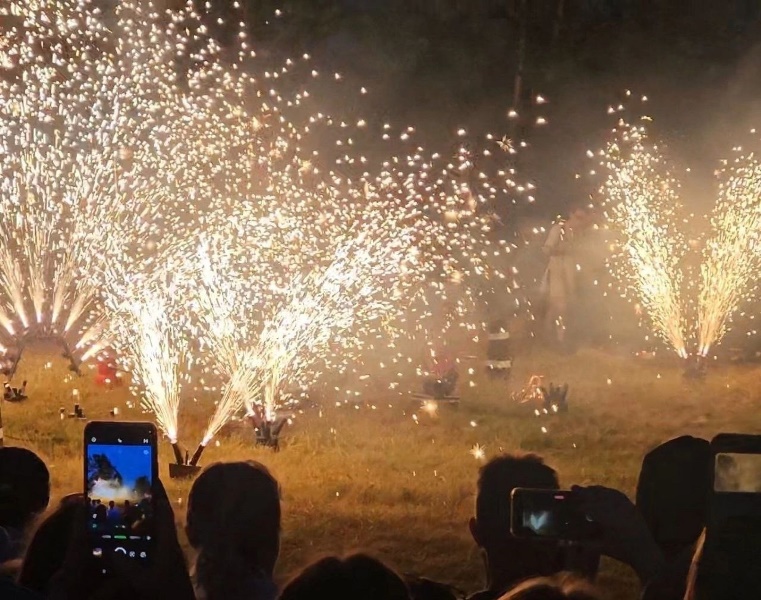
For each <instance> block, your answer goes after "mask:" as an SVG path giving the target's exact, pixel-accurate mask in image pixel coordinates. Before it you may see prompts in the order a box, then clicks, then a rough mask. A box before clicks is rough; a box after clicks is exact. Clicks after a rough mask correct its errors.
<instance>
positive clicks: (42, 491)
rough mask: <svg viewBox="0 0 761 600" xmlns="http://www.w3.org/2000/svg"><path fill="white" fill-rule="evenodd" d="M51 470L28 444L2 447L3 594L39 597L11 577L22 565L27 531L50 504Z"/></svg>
mask: <svg viewBox="0 0 761 600" xmlns="http://www.w3.org/2000/svg"><path fill="white" fill-rule="evenodd" d="M49 499H50V474H49V473H48V469H47V467H46V466H45V463H44V462H42V460H41V459H40V457H39V456H37V455H36V454H35V453H34V452H32V451H30V450H27V449H25V448H14V447H4V448H0V563H1V564H2V573H0V598H3V600H5V599H6V598H7V599H8V600H16V599H32V598H38V597H39V596H37V594H35V593H34V592H31V591H28V590H24V589H23V588H21V587H20V586H18V585H17V584H16V583H15V582H14V581H13V580H12V579H11V577H12V576H13V575H14V574H15V572H16V570H17V569H18V566H19V559H20V558H21V554H22V552H23V540H24V535H25V533H26V531H27V530H28V528H29V527H30V525H31V524H32V522H33V521H34V519H35V518H36V517H37V515H39V514H40V513H42V512H43V511H44V510H45V508H47V505H48V501H49Z"/></svg>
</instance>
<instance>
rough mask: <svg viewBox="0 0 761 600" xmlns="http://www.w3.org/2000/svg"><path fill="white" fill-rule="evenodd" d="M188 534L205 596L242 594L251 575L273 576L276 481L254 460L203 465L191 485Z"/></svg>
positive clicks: (276, 545) (277, 504)
mask: <svg viewBox="0 0 761 600" xmlns="http://www.w3.org/2000/svg"><path fill="white" fill-rule="evenodd" d="M187 534H188V541H189V542H190V544H191V545H192V546H193V548H195V549H196V551H197V552H198V557H197V559H196V579H197V584H198V585H199V586H200V587H201V588H202V589H203V591H204V593H205V595H206V597H207V598H208V599H209V600H216V599H222V598H225V599H227V598H230V600H233V599H235V598H238V597H246V594H247V590H248V586H250V585H251V582H252V580H257V579H262V580H269V579H271V578H272V572H273V570H274V568H275V563H276V561H277V556H278V553H279V551H280V488H279V486H278V483H277V481H276V480H275V478H274V477H273V476H272V475H271V474H270V472H269V471H268V470H267V468H266V467H265V466H264V465H262V464H259V463H257V462H253V461H248V462H233V463H217V464H214V465H211V466H209V467H207V468H206V469H205V470H204V471H203V472H202V473H201V475H200V476H199V477H198V479H196V480H195V482H194V483H193V487H192V488H191V490H190V495H189V497H188V513H187ZM249 595H250V593H249Z"/></svg>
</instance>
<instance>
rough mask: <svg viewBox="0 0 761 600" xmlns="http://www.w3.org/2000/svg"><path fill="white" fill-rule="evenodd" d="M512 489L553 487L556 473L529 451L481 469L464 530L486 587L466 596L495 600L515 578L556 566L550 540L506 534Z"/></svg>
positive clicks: (556, 555) (557, 555)
mask: <svg viewBox="0 0 761 600" xmlns="http://www.w3.org/2000/svg"><path fill="white" fill-rule="evenodd" d="M518 487H527V488H536V489H557V488H558V478H557V474H556V473H555V471H554V470H553V469H552V468H551V467H549V466H547V465H546V464H544V462H543V461H542V459H541V458H540V457H538V456H536V455H533V454H530V455H527V456H520V457H518V456H508V455H505V456H500V457H497V458H494V459H492V460H490V461H489V462H488V463H486V465H484V466H483V467H482V469H481V473H480V476H479V478H478V492H477V496H476V516H475V517H473V518H472V519H471V520H470V532H471V535H472V536H473V539H474V540H475V542H476V544H478V546H479V548H481V550H482V551H483V554H484V561H485V566H486V577H487V586H488V587H487V589H486V590H484V591H482V592H479V593H477V594H475V595H473V596H471V598H470V600H495V599H496V598H499V597H500V596H501V595H502V594H504V593H505V591H507V590H508V589H510V588H511V587H512V586H513V585H515V584H516V583H518V582H519V581H523V580H524V579H527V578H529V577H537V576H543V575H551V574H553V573H555V572H556V571H557V570H559V569H558V566H559V560H560V553H559V547H558V544H557V543H556V542H551V541H545V540H533V539H518V538H515V537H513V536H512V535H511V534H510V494H511V493H512V491H513V490H514V489H515V488H518Z"/></svg>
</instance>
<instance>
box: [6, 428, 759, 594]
mask: <svg viewBox="0 0 761 600" xmlns="http://www.w3.org/2000/svg"><path fill="white" fill-rule="evenodd" d="M720 456H721V455H720ZM711 460H712V455H711V451H710V445H709V442H708V441H706V440H702V439H698V438H693V437H688V436H684V437H680V438H677V439H674V440H670V441H668V442H666V443H664V444H662V445H660V446H658V447H657V448H655V449H653V450H652V451H650V452H648V453H647V454H646V455H645V457H644V460H643V463H642V469H641V472H640V476H639V480H638V484H637V492H636V504H635V503H634V502H632V501H631V500H630V499H629V498H628V497H627V496H626V495H625V494H623V493H622V492H620V491H617V490H615V489H611V488H607V487H602V486H591V487H583V488H582V487H573V488H571V490H572V491H571V493H572V494H574V498H575V499H576V501H577V502H578V504H579V506H580V507H581V509H582V510H583V513H584V515H586V518H588V519H589V520H590V521H592V522H594V523H596V524H597V526H599V529H600V536H599V538H597V539H595V540H594V542H585V543H582V542H578V543H572V542H570V541H559V540H554V539H544V538H538V537H534V538H532V537H528V538H519V537H516V536H514V535H513V533H511V527H510V524H511V522H512V521H511V510H513V506H512V505H511V500H510V499H511V493H512V491H513V490H514V489H516V488H531V489H534V490H559V489H560V481H559V477H558V473H557V472H556V471H555V470H554V469H553V468H552V467H551V466H549V465H548V464H546V463H545V462H544V460H543V459H542V458H541V457H539V456H537V455H523V456H512V455H503V456H499V457H496V458H493V459H492V460H490V461H489V462H488V463H486V464H485V465H484V466H483V467H482V468H481V470H480V473H479V474H478V478H477V482H476V502H475V512H474V516H473V517H472V518H471V520H470V523H469V528H470V533H471V535H472V537H473V540H474V542H475V544H476V545H477V546H478V547H479V548H480V550H481V552H482V555H483V558H484V567H485V572H484V575H485V580H486V587H485V589H483V590H482V591H480V592H476V593H474V594H472V595H470V596H465V595H464V594H462V593H460V592H459V591H458V590H456V589H455V588H453V587H451V586H449V585H447V584H446V582H435V581H431V580H428V579H425V578H422V577H419V576H411V575H405V576H402V575H400V574H399V573H397V572H395V571H394V570H393V569H392V568H391V567H389V566H388V565H387V564H384V563H383V562H381V561H380V560H378V559H377V558H374V557H372V556H369V555H367V554H365V553H357V554H352V555H350V556H345V557H337V556H329V557H325V558H322V559H320V560H318V561H317V562H314V563H312V564H310V565H307V566H305V567H304V568H303V570H302V571H301V572H300V573H298V574H296V575H295V576H294V577H293V578H292V579H291V580H290V581H287V582H282V581H276V579H275V575H274V573H275V568H276V565H277V560H278V555H279V551H280V535H281V501H280V484H279V483H278V481H277V480H276V479H275V477H274V476H273V475H272V473H270V471H269V470H268V469H267V468H266V467H265V466H264V465H262V464H260V463H257V462H253V461H247V462H230V463H217V464H213V465H211V466H209V467H207V468H206V469H205V470H204V471H203V472H202V473H201V474H200V475H199V477H198V478H197V479H196V480H195V481H194V483H193V486H192V489H191V491H190V495H189V498H188V508H187V516H186V523H185V532H186V534H187V539H188V541H189V543H190V546H191V547H192V549H193V554H194V562H193V563H192V565H191V567H190V568H189V567H188V565H187V563H186V558H185V555H184V553H183V550H182V548H181V546H180V543H179V540H178V534H177V526H176V523H175V517H174V513H173V511H172V507H171V504H170V502H169V500H168V498H167V496H166V492H165V490H164V488H163V486H162V484H161V482H160V481H157V482H156V485H155V486H154V489H153V501H152V506H151V510H152V513H153V516H154V532H155V536H156V540H155V543H156V552H155V556H154V560H152V561H150V562H147V563H140V562H138V561H135V560H129V559H128V558H126V557H124V558H123V559H121V558H122V557H118V556H116V557H115V560H114V563H113V569H112V572H111V573H109V576H108V577H104V576H102V575H101V573H100V572H99V571H98V569H99V565H98V564H97V561H95V559H94V558H93V556H92V551H91V548H89V547H88V542H87V539H86V533H85V529H86V528H85V526H84V523H85V521H86V519H87V513H88V512H91V511H96V512H97V514H98V515H102V518H103V519H104V520H105V521H110V520H113V522H114V523H118V524H119V525H120V526H125V527H134V526H135V525H136V524H137V523H138V522H139V521H140V518H141V512H142V511H141V508H140V507H138V506H135V505H133V504H131V503H130V502H129V501H125V502H123V504H122V505H120V506H117V505H116V504H115V503H114V502H113V501H111V502H109V503H108V504H104V503H101V502H100V501H98V500H97V499H92V498H87V497H85V496H84V495H82V494H73V495H70V496H66V497H64V498H63V499H62V500H61V501H60V503H59V505H58V506H57V507H56V508H55V510H53V511H52V512H51V513H49V514H48V515H47V516H46V517H45V518H44V519H41V517H42V515H43V514H44V513H45V511H46V510H47V508H48V503H49V493H50V479H49V473H48V469H47V467H46V466H45V464H44V462H43V461H42V460H41V459H40V458H39V457H38V456H37V455H35V454H34V453H33V452H31V451H29V450H26V449H22V448H12V447H5V448H0V564H1V570H0V598H2V599H8V600H14V599H34V598H37V599H39V598H50V599H62V600H68V599H72V600H73V599H93V600H120V599H124V600H128V599H129V600H135V599H142V598H145V599H154V598H156V599H161V600H175V599H176V600H186V599H187V600H190V599H198V600H276V599H278V598H280V599H281V600H302V599H303V600H307V599H308V600H313V599H322V598H325V599H333V600H344V599H345V600H359V599H366V600H397V599H398V600H453V599H457V598H465V597H467V598H468V600H497V599H501V600H556V599H557V600H562V599H569V600H570V599H573V600H595V599H600V598H605V597H606V590H605V587H604V585H602V584H601V583H598V582H597V574H598V570H599V565H600V559H601V557H603V556H607V557H610V558H613V559H615V560H618V561H620V562H623V563H625V564H627V565H629V566H630V567H631V568H632V569H633V570H634V572H635V573H636V574H637V576H638V577H639V580H640V585H641V589H640V590H639V593H640V594H641V598H643V599H644V600H683V599H684V600H706V599H708V600H725V599H726V600H730V599H734V598H738V599H740V598H743V599H745V598H747V599H751V598H759V597H761V518H759V517H756V516H754V515H753V514H752V511H750V516H749V517H748V518H744V519H742V520H740V521H733V526H732V527H730V528H728V529H727V530H726V531H723V532H722V535H716V534H715V533H713V532H711V531H710V529H709V528H708V527H707V524H708V522H709V520H710V519H709V516H708V514H707V508H706V507H707V505H708V503H707V501H706V499H707V496H708V494H709V490H710V489H711V486H712V483H713V482H712V465H711ZM722 460H726V459H722ZM754 495H757V494H754ZM753 500H755V501H756V502H758V501H759V500H757V499H752V500H749V501H751V502H752V501H753ZM754 506H755V504H754ZM35 524H36V526H35ZM463 525H464V524H463ZM420 570H421V571H422V572H424V571H425V565H421V566H420ZM477 585H478V582H474V585H473V587H476V586H477Z"/></svg>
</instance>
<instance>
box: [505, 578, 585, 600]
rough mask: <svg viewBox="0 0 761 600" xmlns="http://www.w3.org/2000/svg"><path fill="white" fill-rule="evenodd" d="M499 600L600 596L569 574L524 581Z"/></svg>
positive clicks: (581, 599)
mask: <svg viewBox="0 0 761 600" xmlns="http://www.w3.org/2000/svg"><path fill="white" fill-rule="evenodd" d="M500 600H600V596H599V595H598V594H597V593H596V592H595V589H594V588H593V587H592V586H591V585H589V583H587V582H586V581H584V580H583V579H579V578H578V577H576V576H574V575H572V574H570V573H561V574H559V575H556V576H554V577H537V578H535V579H529V580H528V581H524V582H523V583H521V584H519V585H517V586H516V587H514V588H513V589H512V590H510V592H508V593H507V594H505V595H504V596H502V598H500Z"/></svg>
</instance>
